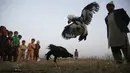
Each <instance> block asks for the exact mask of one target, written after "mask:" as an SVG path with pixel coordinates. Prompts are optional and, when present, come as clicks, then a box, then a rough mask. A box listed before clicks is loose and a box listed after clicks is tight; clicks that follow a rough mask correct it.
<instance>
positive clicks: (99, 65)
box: [0, 59, 130, 73]
mask: <svg viewBox="0 0 130 73" xmlns="http://www.w3.org/2000/svg"><path fill="white" fill-rule="evenodd" d="M57 62H58V67H56V65H55V64H54V63H53V62H52V61H46V60H41V61H40V62H38V63H31V62H17V63H13V62H4V63H2V62H1V63H0V73H130V67H129V66H128V65H127V64H122V65H120V67H117V66H116V64H114V63H113V62H112V61H111V60H100V59H93V60H91V59H80V60H78V61H75V60H70V59H63V60H58V61H57Z"/></svg>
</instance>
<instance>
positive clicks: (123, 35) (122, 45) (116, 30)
mask: <svg viewBox="0 0 130 73" xmlns="http://www.w3.org/2000/svg"><path fill="white" fill-rule="evenodd" d="M106 8H107V10H108V15H107V16H106V18H105V22H106V25H107V38H108V44H109V45H108V46H110V47H111V51H112V54H113V56H114V59H115V61H116V63H117V64H122V63H123V61H122V54H121V50H122V52H123V54H124V57H125V59H126V60H127V63H129V62H130V59H129V57H128V49H129V48H128V46H129V41H128V36H127V33H128V32H129V29H128V27H127V26H128V24H129V21H130V18H129V16H128V15H127V13H126V11H125V10H124V9H123V8H121V9H116V10H114V8H115V5H114V4H113V2H110V3H108V4H107V5H106Z"/></svg>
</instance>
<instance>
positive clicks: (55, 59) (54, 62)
mask: <svg viewBox="0 0 130 73" xmlns="http://www.w3.org/2000/svg"><path fill="white" fill-rule="evenodd" d="M56 59H57V56H55V57H54V63H55V66H56V67H58V65H57V62H56Z"/></svg>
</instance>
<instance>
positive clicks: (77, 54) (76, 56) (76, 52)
mask: <svg viewBox="0 0 130 73" xmlns="http://www.w3.org/2000/svg"><path fill="white" fill-rule="evenodd" d="M74 57H75V60H77V59H78V57H79V53H78V50H77V49H75V52H74Z"/></svg>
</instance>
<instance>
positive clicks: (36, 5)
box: [0, 0, 130, 57]
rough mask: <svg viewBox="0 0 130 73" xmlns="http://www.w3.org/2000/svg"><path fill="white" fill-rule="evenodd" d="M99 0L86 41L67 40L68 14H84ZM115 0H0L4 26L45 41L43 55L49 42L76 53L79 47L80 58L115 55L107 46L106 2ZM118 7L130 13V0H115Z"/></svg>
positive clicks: (42, 47)
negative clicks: (65, 35) (85, 8)
mask: <svg viewBox="0 0 130 73" xmlns="http://www.w3.org/2000/svg"><path fill="white" fill-rule="evenodd" d="M93 1H96V2H98V3H99V5H100V10H99V12H98V13H96V14H95V15H94V16H93V20H92V22H91V24H90V25H89V26H88V32H89V34H88V37H87V40H86V41H81V42H78V38H76V39H71V40H65V39H63V38H62V36H61V33H62V31H63V29H64V26H66V25H67V15H69V14H73V15H76V16H80V14H81V11H82V9H83V8H84V7H85V6H86V5H87V4H89V3H91V2H93ZM110 1H111V0H0V25H4V26H6V27H7V29H9V30H12V31H15V30H17V31H19V34H21V35H22V36H23V38H22V39H24V40H26V41H27V43H29V42H30V40H31V38H35V39H36V40H40V41H41V43H40V44H41V49H40V56H44V54H45V53H46V52H47V51H48V50H47V49H46V47H47V46H48V45H49V44H55V45H60V46H63V47H65V48H67V49H68V51H69V52H71V53H73V52H74V50H75V49H78V51H79V55H80V57H83V56H84V57H88V56H104V55H105V54H110V55H111V50H110V49H108V48H107V47H108V46H107V37H106V24H105V22H104V18H105V16H106V15H107V10H106V4H107V3H108V2H110ZM113 1H114V4H115V5H116V9H117V8H124V9H125V10H126V11H127V13H128V15H129V16H130V9H129V4H130V0H113Z"/></svg>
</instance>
